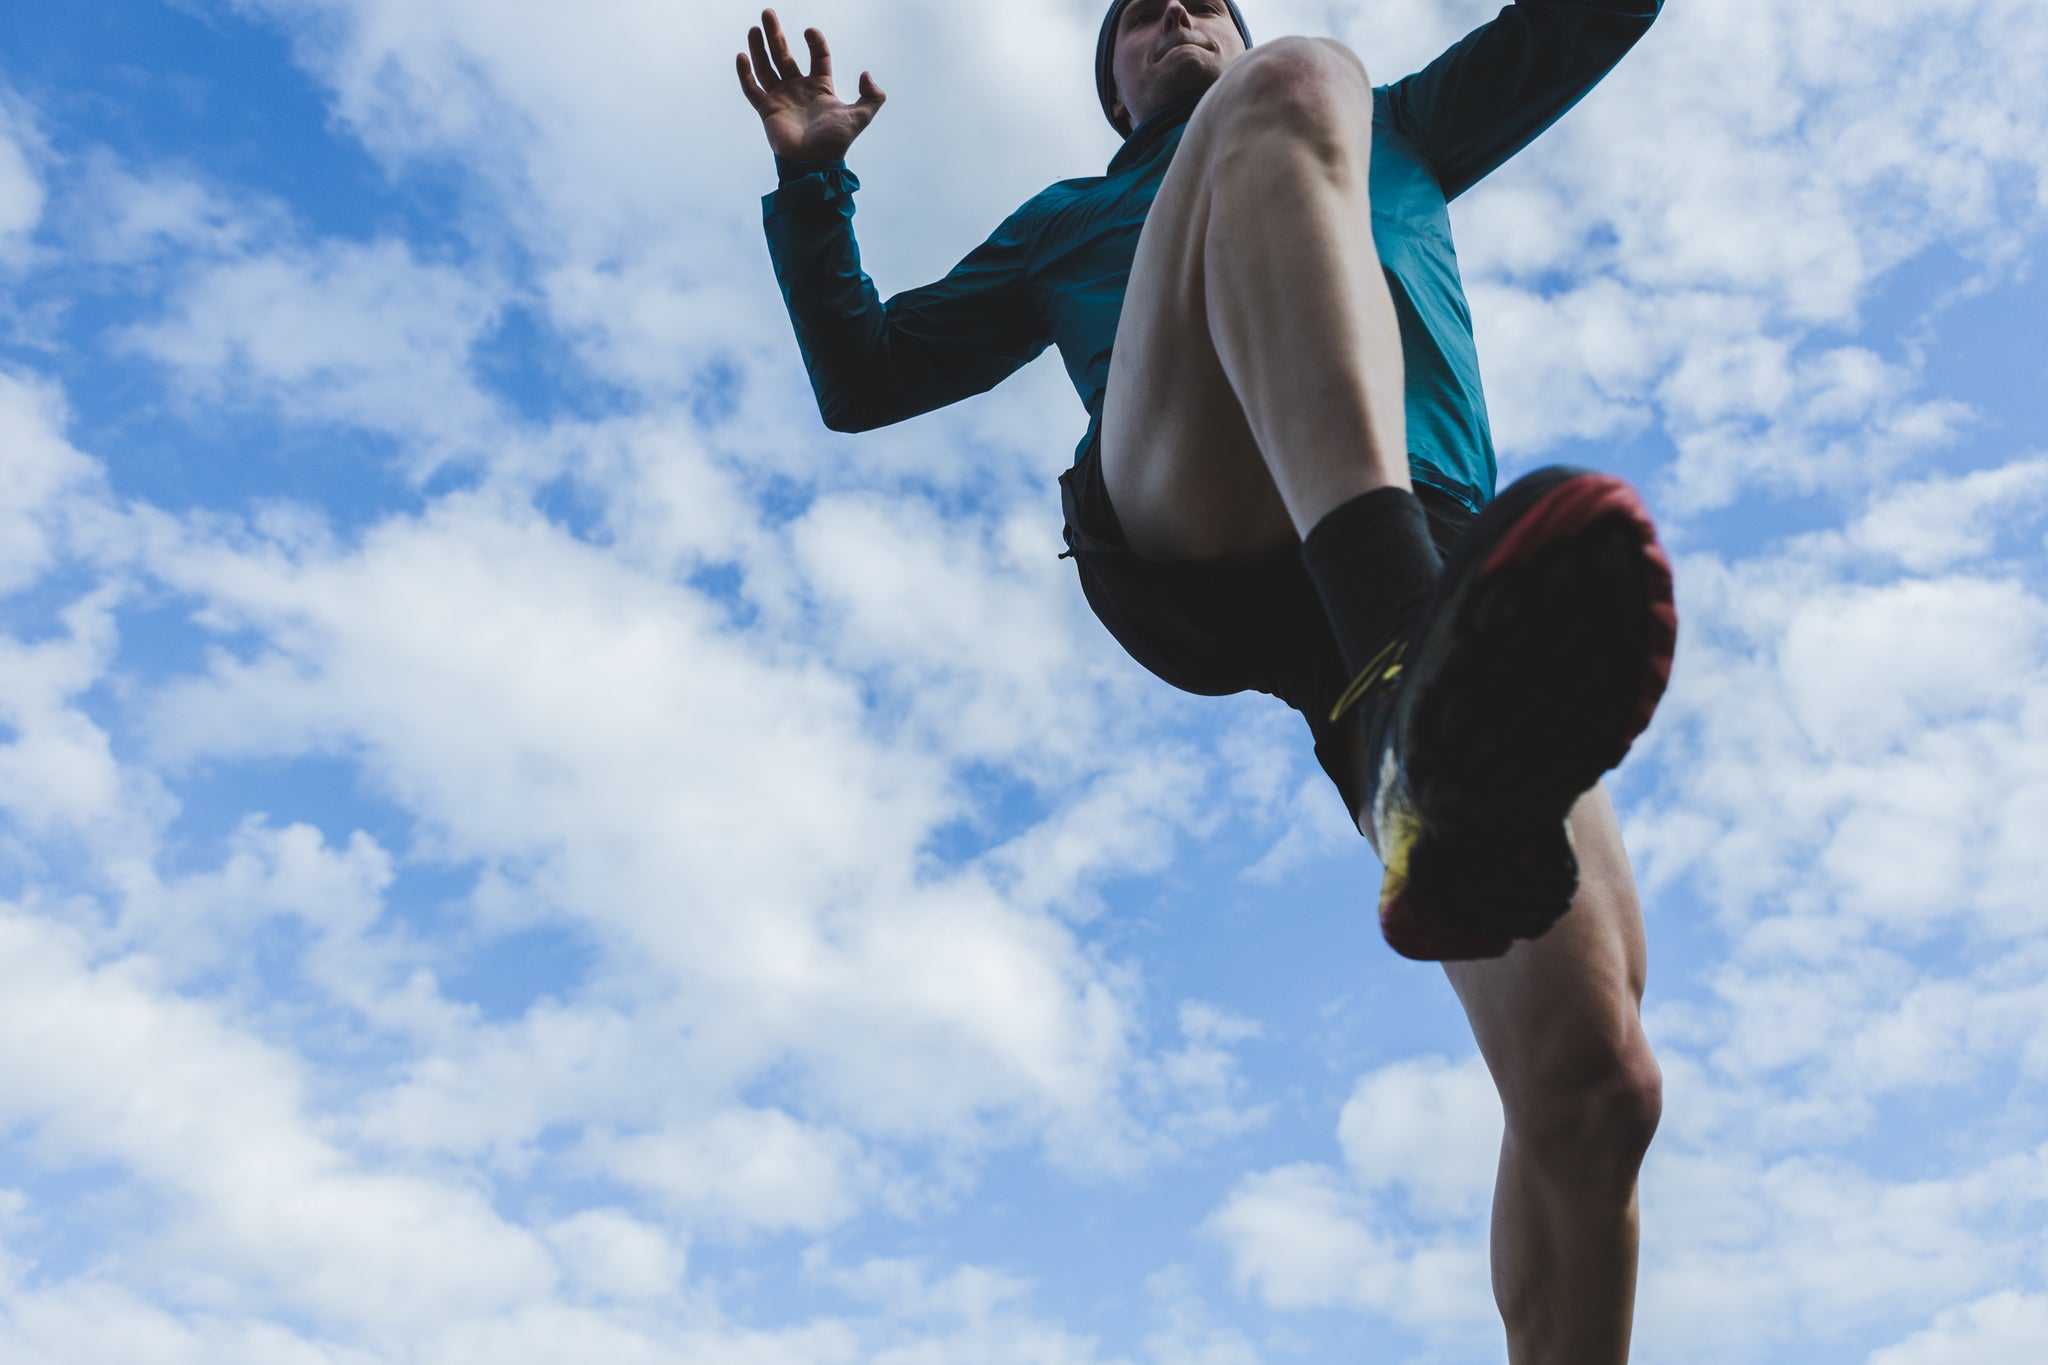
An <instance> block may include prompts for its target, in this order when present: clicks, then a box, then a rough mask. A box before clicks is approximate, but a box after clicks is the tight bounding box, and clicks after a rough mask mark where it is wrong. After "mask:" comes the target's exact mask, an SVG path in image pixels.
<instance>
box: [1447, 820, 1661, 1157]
mask: <svg viewBox="0 0 2048 1365" xmlns="http://www.w3.org/2000/svg"><path fill="white" fill-rule="evenodd" d="M1572 833H1573V836H1574V838H1575V839H1576V841H1577V844H1578V852H1579V864H1580V885H1579V894H1578V898H1577V899H1576V900H1575V901H1574V902H1573V905H1572V910H1571V913H1570V914H1568V915H1566V916H1565V917H1564V918H1563V919H1562V920H1560V921H1559V922H1558V924H1557V927H1556V928H1554V929H1552V930H1551V931H1550V932H1549V933H1548V934H1545V935H1544V936H1543V937H1542V938H1540V939H1537V940H1535V941H1533V942H1523V943H1517V944H1516V945H1515V946H1514V948H1513V949H1512V950H1511V951H1510V952H1509V953H1508V955H1507V956H1506V957H1503V958H1497V959H1495V960H1493V961H1490V962H1447V963H1445V964H1444V970H1445V972H1446V973H1447V974H1448V975H1449V977H1450V980H1451V986H1452V988H1453V989H1454V990H1456V991H1457V993H1458V999H1459V1000H1460V1001H1461V1002H1462V1003H1463V1004H1464V1007H1465V1014H1466V1017H1467V1018H1469V1019H1470V1020H1471V1023H1472V1032H1473V1035H1474V1036H1475V1037H1476V1038H1477V1039H1478V1042H1479V1050H1480V1052H1481V1053H1482V1054H1483V1055H1484V1056H1485V1058H1486V1064H1487V1068H1488V1070H1490V1071H1491V1072H1492V1074H1493V1079H1494V1083H1495V1085H1496V1086H1497V1087H1498V1088H1499V1090H1500V1093H1501V1101H1502V1104H1503V1106H1504V1107H1505V1109H1506V1110H1507V1112H1508V1115H1509V1117H1510V1121H1511V1122H1523V1123H1541V1122H1543V1121H1544V1116H1545V1115H1546V1114H1550V1113H1553V1112H1556V1113H1558V1114H1559V1115H1560V1117H1564V1116H1568V1115H1569V1114H1571V1113H1572V1112H1573V1106H1574V1105H1575V1104H1577V1103H1578V1102H1580V1101H1581V1100H1582V1099H1583V1098H1584V1096H1585V1094H1586V1093H1587V1092H1588V1091H1589V1090H1593V1089H1599V1088H1603V1087H1606V1086H1609V1085H1613V1084H1615V1083H1617V1082H1619V1083H1622V1084H1625V1085H1629V1086H1633V1087H1637V1088H1644V1087H1648V1086H1651V1085H1654V1082H1655V1077H1656V1062H1655V1060H1654V1059H1653V1058H1652V1057H1651V1055H1650V1051H1649V1044H1648V1041H1647V1040H1646V1038H1645V1037H1644V1035H1643V1031H1642V1019H1641V1006H1642V998H1643V987H1644V982H1645V980H1646V978H1647V975H1648V971H1649V948H1648V944H1647V940H1646V938H1645V935H1644V932H1643V916H1642V907H1641V904H1640V903H1639V901H1638V900H1637V897H1636V888H1635V878H1634V875H1633V874H1632V873H1631V872H1630V870H1629V865H1628V855H1627V852H1626V851H1625V850H1624V849H1623V848H1622V843H1621V827H1620V824H1619V823H1618V822H1617V821H1616V819H1615V815H1614V807H1613V805H1612V804H1611V803H1610V802H1609V801H1608V798H1607V794H1606V792H1605V790H1604V789H1602V788H1599V787H1595V788H1594V789H1593V790H1592V791H1590V792H1588V793H1587V794H1586V795H1585V796H1584V797H1582V798H1580V800H1579V804H1578V806H1577V807H1576V808H1575V809H1574V810H1573V812H1572Z"/></svg>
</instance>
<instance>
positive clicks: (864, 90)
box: [859, 71, 889, 118]
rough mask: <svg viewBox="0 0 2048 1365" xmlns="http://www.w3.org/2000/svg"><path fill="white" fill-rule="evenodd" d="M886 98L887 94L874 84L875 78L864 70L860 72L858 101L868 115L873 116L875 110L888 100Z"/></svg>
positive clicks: (887, 97)
mask: <svg viewBox="0 0 2048 1365" xmlns="http://www.w3.org/2000/svg"><path fill="white" fill-rule="evenodd" d="M888 99H889V96H888V94H887V93H886V92H885V91H884V90H883V89H882V87H881V86H879V85H876V84H875V78H874V77H873V76H870V75H869V74H868V73H867V72H865V71H863V72H861V73H860V101H859V103H860V104H861V105H863V106H864V107H865V108H866V109H867V111H868V116H869V117H870V118H872V117H873V116H874V114H875V111H876V110H878V109H880V108H881V107H882V106H883V105H884V104H885V103H887V102H888Z"/></svg>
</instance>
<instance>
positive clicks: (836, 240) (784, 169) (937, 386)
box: [762, 161, 1052, 431]
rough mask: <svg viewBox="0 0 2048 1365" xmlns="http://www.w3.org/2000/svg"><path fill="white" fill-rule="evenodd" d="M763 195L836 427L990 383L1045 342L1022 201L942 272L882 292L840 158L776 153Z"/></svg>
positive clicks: (916, 410)
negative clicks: (872, 274)
mask: <svg viewBox="0 0 2048 1365" xmlns="http://www.w3.org/2000/svg"><path fill="white" fill-rule="evenodd" d="M778 166H779V168H780V170H781V173H782V175H783V177H784V179H783V183H782V185H781V186H780V188H778V189H777V190H776V191H775V192H774V193H773V194H770V195H768V196H767V197H766V198H765V199H764V200H763V201H762V217H763V222H764V225H765V227H766V230H767V233H768V253H769V255H770V257H771V258H772V259H773V260H774V263H775V279H776V282H777V283H778V284H780V285H781V287H782V299H783V303H784V304H785V305H787V307H788V309H789V317H790V321H791V323H793V324H794V326H795V328H796V340H797V346H798V348H799V349H801V350H802V352H803V357H804V367H805V368H806V369H807V370H808V371H809V372H810V376H811V388H812V390H813V391H814V392H815V393H816V394H817V397H818V411H819V413H820V415H822V416H823V417H824V419H825V425H826V426H828V427H830V428H831V429H832V430H834V431H870V430H873V429H874V428H876V427H883V426H887V425H889V424H890V423H892V422H900V421H903V420H904V419H905V418H909V417H915V416H917V415H919V414H920V413H925V412H930V411H932V410H933V409H934V408H941V407H944V406H946V405H947V404H948V403H954V402H958V401H959V400H960V399H962V398H969V397H972V396H973V395H975V394H978V393H984V392H986V391H987V390H989V389H992V388H994V387H995V386H996V385H997V384H999V383H1001V382H1002V381H1003V380H1004V379H1007V378H1008V377H1009V376H1010V375H1012V374H1014V373H1016V372H1017V371H1018V370H1020V369H1022V368H1023V367H1024V366H1025V365H1026V364H1028V363H1030V362H1031V361H1032V360H1033V359H1035V358H1036V357H1037V356H1038V354H1039V353H1040V352H1042V351H1043V350H1045V348H1046V346H1047V345H1048V344H1050V342H1051V340H1052V337H1051V329H1050V328H1049V327H1048V326H1047V325H1046V324H1045V323H1044V322H1043V321H1042V320H1041V319H1040V317H1039V315H1038V310H1037V307H1036V303H1035V301H1034V299H1033V296H1032V291H1031V285H1030V281H1029V279H1028V278H1027V274H1026V268H1025V267H1026V260H1027V256H1028V252H1029V247H1030V223H1029V220H1028V217H1027V214H1026V211H1025V210H1019V211H1018V212H1017V213H1015V214H1013V215H1011V217H1010V218H1009V219H1008V220H1007V221H1005V222H1004V223H1003V225H1002V226H1001V227H1000V228H998V229H996V232H995V235H993V236H992V237H990V238H989V239H988V240H987V241H986V242H984V243H982V244H981V245H980V246H979V247H976V248H975V249H974V251H973V252H971V253H970V254H969V255H968V257H967V259H966V260H964V261H962V262H960V264H959V265H957V266H955V267H954V268H953V270H952V271H951V272H950V273H949V274H947V276H946V277H945V278H944V279H942V280H940V281H938V282H937V283H935V284H929V285H926V286H924V287H923V288H921V289H912V290H908V291H906V292H904V293H901V294H898V295H896V296H895V297H894V298H892V299H890V300H888V302H886V303H884V302H883V301H882V299H881V296H880V295H879V294H878V293H877V292H876V290H875V284H874V281H873V280H871V279H869V278H868V276H867V273H866V272H865V271H863V270H862V269H861V266H860V247H859V245H858V244H857V243H856V242H855V241H854V237H853V192H854V191H855V190H857V189H859V188H860V181H859V180H858V179H856V178H855V177H854V175H853V173H852V172H851V171H849V170H847V169H846V166H845V163H843V162H826V163H790V162H781V161H778Z"/></svg>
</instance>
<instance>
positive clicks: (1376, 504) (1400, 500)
mask: <svg viewBox="0 0 2048 1365" xmlns="http://www.w3.org/2000/svg"><path fill="white" fill-rule="evenodd" d="M1403 523H1405V525H1404V524H1403ZM1418 527H1419V528H1420V529H1421V531H1422V535H1423V537H1424V539H1428V537H1429V513H1428V512H1427V511H1426V510H1424V508H1423V506H1422V499H1420V498H1418V497H1416V496H1415V494H1414V493H1413V492H1412V491H1411V490H1409V489H1406V488H1394V487H1387V488H1375V489H1373V490H1372V491H1371V492H1370V493H1360V494H1359V495H1358V496H1357V497H1355V498H1353V499H1351V500H1350V501H1349V502H1341V503H1338V504H1337V505H1336V506H1335V507H1333V508H1331V509H1330V510H1329V511H1327V512H1325V513H1324V514H1323V519H1322V520H1321V521H1319V522H1317V523H1316V524H1315V525H1314V526H1311V527H1310V528H1309V531H1308V535H1306V536H1305V537H1303V538H1302V542H1301V552H1302V555H1303V556H1304V557H1305V558H1307V559H1309V560H1310V561H1311V562H1313V561H1314V560H1316V559H1321V558H1325V557H1327V555H1328V553H1329V549H1330V547H1333V546H1334V545H1338V544H1343V543H1345V542H1348V541H1351V540H1352V539H1353V538H1354V537H1357V536H1383V535H1390V534H1391V535H1397V536H1400V537H1402V539H1404V540H1406V539H1407V538H1408V537H1409V536H1410V535H1411V534H1412V533H1413V531H1414V530H1415V529H1416V528H1418Z"/></svg>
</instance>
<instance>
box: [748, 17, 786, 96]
mask: <svg viewBox="0 0 2048 1365" xmlns="http://www.w3.org/2000/svg"><path fill="white" fill-rule="evenodd" d="M747 48H748V50H749V51H751V52H752V53H753V54H754V71H755V74H756V75H757V76H758V77H759V79H760V82H761V84H762V85H763V86H764V87H766V86H771V85H777V84H780V83H781V82H780V78H778V77H777V76H776V74H775V63H773V62H771V61H769V60H768V40H767V39H766V38H765V37H763V36H762V35H761V30H760V29H758V28H755V29H749V30H747Z"/></svg>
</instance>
